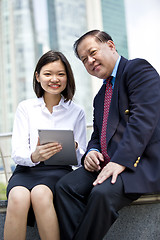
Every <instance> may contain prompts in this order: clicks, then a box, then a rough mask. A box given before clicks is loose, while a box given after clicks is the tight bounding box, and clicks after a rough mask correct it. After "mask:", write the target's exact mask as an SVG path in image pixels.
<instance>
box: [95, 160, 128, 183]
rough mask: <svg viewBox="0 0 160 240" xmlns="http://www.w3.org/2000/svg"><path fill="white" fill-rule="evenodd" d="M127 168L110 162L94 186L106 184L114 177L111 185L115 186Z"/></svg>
mask: <svg viewBox="0 0 160 240" xmlns="http://www.w3.org/2000/svg"><path fill="white" fill-rule="evenodd" d="M125 168H126V167H124V166H122V165H120V164H117V163H114V162H109V163H108V164H107V165H106V166H105V167H104V168H103V169H102V171H101V172H100V174H99V175H98V177H97V179H96V180H95V181H94V183H93V185H94V186H96V185H97V184H101V183H102V182H104V181H105V180H106V179H107V178H109V177H110V176H112V180H111V183H112V184H114V183H115V182H116V180H117V177H118V175H119V174H120V173H121V172H123V171H124V170H125Z"/></svg>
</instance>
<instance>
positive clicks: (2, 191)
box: [0, 183, 7, 200]
mask: <svg viewBox="0 0 160 240" xmlns="http://www.w3.org/2000/svg"><path fill="white" fill-rule="evenodd" d="M6 187H7V185H6V184H4V183H0V200H6V199H7V198H6Z"/></svg>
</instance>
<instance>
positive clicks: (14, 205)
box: [7, 186, 30, 211]
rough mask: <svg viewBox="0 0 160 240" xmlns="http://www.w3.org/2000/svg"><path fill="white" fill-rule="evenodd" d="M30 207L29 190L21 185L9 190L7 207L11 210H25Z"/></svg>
mask: <svg viewBox="0 0 160 240" xmlns="http://www.w3.org/2000/svg"><path fill="white" fill-rule="evenodd" d="M29 207H30V191H29V190H28V189H27V188H25V187H21V186H17V187H14V188H12V189H11V190H10V192H9V196H8V207H7V208H8V209H12V211H20V210H22V211H25V209H26V210H28V209H29Z"/></svg>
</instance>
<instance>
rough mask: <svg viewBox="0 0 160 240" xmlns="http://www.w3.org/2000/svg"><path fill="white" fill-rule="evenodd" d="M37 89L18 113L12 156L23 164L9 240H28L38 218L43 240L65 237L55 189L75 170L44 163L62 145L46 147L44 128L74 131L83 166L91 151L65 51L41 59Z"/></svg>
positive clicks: (15, 178)
mask: <svg viewBox="0 0 160 240" xmlns="http://www.w3.org/2000/svg"><path fill="white" fill-rule="evenodd" d="M33 88H34V91H35V93H36V95H37V98H34V99H28V100H24V101H22V102H21V103H20V104H19V106H18V108H17V111H16V115H15V121H14V127H13V135H12V158H13V160H14V161H15V163H16V164H17V166H16V169H15V171H14V173H13V175H12V177H11V179H10V180H9V184H8V187H7V198H8V207H7V213H6V221H5V227H4V239H5V240H10V239H16V240H18V239H20V240H23V239H25V237H26V227H27V224H28V225H30V226H33V225H34V220H35V219H36V222H37V226H38V231H39V234H40V237H41V239H42V240H50V239H52V240H53V239H54V240H58V239H60V236H59V226H58V221H57V216H56V212H55V209H54V204H53V198H54V186H55V184H56V182H57V181H58V180H59V179H60V178H61V177H62V176H64V175H65V174H67V173H69V172H71V171H72V167H71V166H47V165H45V164H44V161H45V160H47V159H48V158H50V157H51V156H52V155H54V154H56V153H57V152H59V151H61V149H62V146H61V145H60V144H58V143H47V144H45V145H40V143H39V138H38V129H70V130H73V132H74V138H75V147H76V154H77V159H78V163H79V165H80V159H81V156H82V155H83V153H84V151H85V148H86V127H85V125H86V123H85V115H84V111H83V110H82V109H81V108H80V107H79V106H77V105H76V104H75V103H74V102H73V101H72V98H73V95H74V92H75V82H74V77H73V73H72V70H71V67H70V64H69V62H68V60H67V59H66V57H65V56H64V55H63V54H62V53H60V52H54V51H52V50H51V51H49V52H47V53H45V54H44V55H43V56H42V57H41V58H40V59H39V61H38V63H37V66H36V69H35V71H34V77H33Z"/></svg>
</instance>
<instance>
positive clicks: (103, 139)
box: [101, 77, 112, 168]
mask: <svg viewBox="0 0 160 240" xmlns="http://www.w3.org/2000/svg"><path fill="white" fill-rule="evenodd" d="M111 80H112V77H109V78H107V80H106V91H105V99H104V112H103V124H102V132H101V152H102V155H103V156H104V162H101V168H103V167H104V166H106V164H107V163H108V162H109V161H110V157H109V155H108V153H107V143H106V134H107V133H106V130H107V120H108V115H109V108H110V103H111V99H112V84H111Z"/></svg>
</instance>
